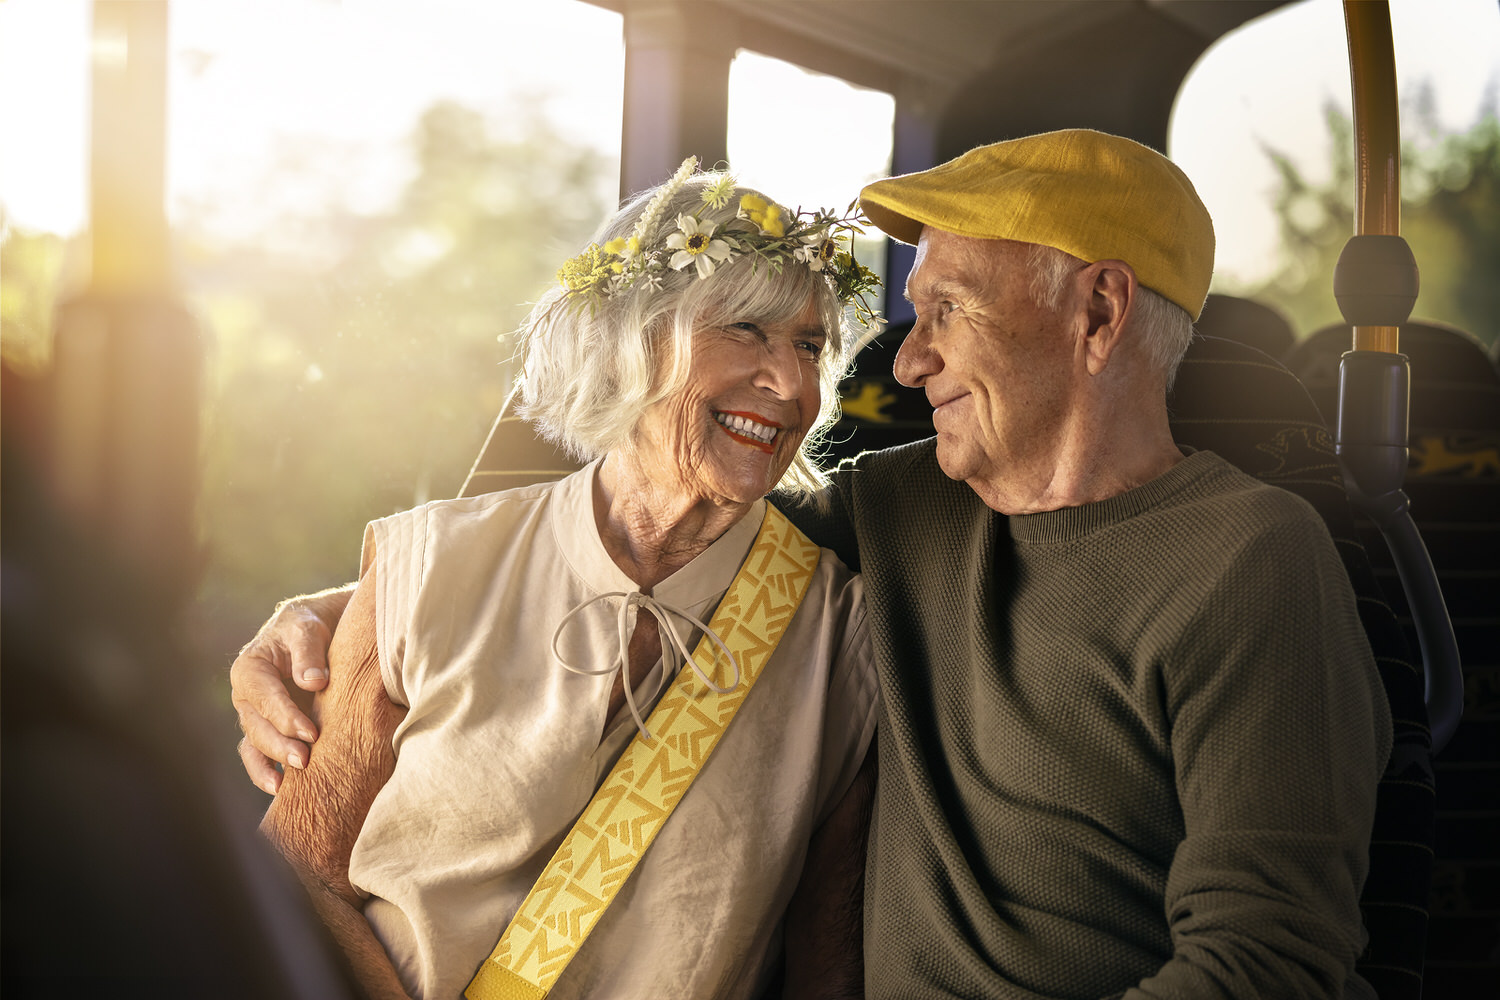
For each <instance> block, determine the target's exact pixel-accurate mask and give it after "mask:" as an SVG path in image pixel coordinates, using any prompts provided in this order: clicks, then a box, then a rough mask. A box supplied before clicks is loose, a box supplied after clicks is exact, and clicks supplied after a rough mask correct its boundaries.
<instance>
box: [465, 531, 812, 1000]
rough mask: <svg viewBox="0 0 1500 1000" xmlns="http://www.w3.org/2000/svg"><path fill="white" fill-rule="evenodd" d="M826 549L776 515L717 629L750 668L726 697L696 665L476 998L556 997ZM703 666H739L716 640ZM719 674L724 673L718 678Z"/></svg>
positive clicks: (604, 795)
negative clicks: (570, 966) (726, 658)
mask: <svg viewBox="0 0 1500 1000" xmlns="http://www.w3.org/2000/svg"><path fill="white" fill-rule="evenodd" d="M817 566H818V547H817V546H816V545H814V544H813V543H812V542H811V541H809V540H808V538H807V536H806V535H804V534H802V532H801V531H798V530H797V528H796V527H795V526H794V525H793V524H792V523H791V522H790V521H788V520H787V519H786V516H785V515H784V514H782V513H781V512H780V511H779V510H777V509H776V508H775V507H773V506H771V505H770V504H767V505H766V517H765V520H764V521H763V522H762V523H761V526H760V534H758V535H757V536H756V538H755V544H754V545H752V546H751V548H750V554H749V555H748V556H746V557H745V561H744V563H743V564H742V565H741V566H740V570H739V572H738V573H737V574H736V575H735V578H734V580H733V582H731V583H730V585H729V589H728V591H726V592H725V594H724V599H723V600H722V601H720V602H719V608H718V610H717V611H715V612H714V617H713V620H712V621H710V622H709V626H710V628H712V629H713V631H714V632H715V633H717V634H718V635H719V636H720V637H721V638H722V639H723V640H724V644H725V645H726V646H728V647H729V650H730V651H731V652H732V653H733V654H734V658H735V660H737V661H738V662H739V665H740V677H741V682H740V684H739V686H737V687H735V688H734V689H732V690H730V691H729V692H727V693H725V694H719V693H717V692H715V691H714V690H713V689H712V688H710V687H709V686H708V685H706V684H704V683H703V682H702V681H701V680H699V679H698V677H697V676H696V675H695V674H694V673H693V670H692V668H691V667H690V666H688V665H686V664H684V666H683V668H682V670H681V671H679V672H678V674H677V678H676V679H675V680H674V681H673V682H672V686H671V688H670V689H669V690H668V691H667V693H666V694H664V695H662V697H661V701H659V702H657V705H656V710H655V711H654V712H652V713H651V717H650V718H649V719H648V720H647V721H646V727H647V729H649V730H650V732H651V733H653V734H654V736H653V738H652V739H651V740H650V741H649V742H648V741H647V740H645V739H644V738H642V736H641V734H639V733H637V734H636V736H635V738H634V739H633V740H631V742H630V745H629V746H627V747H626V748H625V752H624V753H622V754H621V755H620V759H619V760H618V761H616V762H615V766H614V770H612V771H611V772H610V774H609V777H607V778H605V779H604V783H603V784H602V785H600V786H599V790H598V791H597V792H595V793H594V797H593V799H592V800H590V802H589V804H588V805H587V806H586V807H585V808H584V810H583V813H582V815H580V816H579V817H578V821H577V822H576V823H574V824H573V829H572V830H570V831H569V832H568V835H567V836H566V837H564V838H563V842H562V845H561V846H560V847H558V849H557V853H556V854H554V855H553V856H552V860H551V861H549V862H547V867H546V868H544V869H542V875H541V877H540V878H538V879H537V881H536V885H534V886H532V888H531V892H530V894H528V895H527V897H526V899H525V900H524V901H522V903H521V907H520V909H518V910H517V911H516V914H515V916H514V917H512V918H511V921H510V926H508V927H506V928H505V932H504V933H503V934H501V935H500V942H499V943H498V944H497V945H495V950H494V951H493V952H491V954H490V957H489V958H487V959H485V960H484V964H483V965H481V966H480V967H479V972H478V973H477V974H476V975H475V976H474V980H473V981H472V982H471V983H469V986H468V989H466V990H464V996H465V997H468V998H469V1000H539V998H541V997H545V996H546V995H547V993H548V991H550V990H551V989H552V986H553V984H554V983H556V982H557V977H558V976H560V975H561V974H562V971H563V969H564V968H566V967H567V965H568V963H569V962H570V961H572V959H573V956H574V955H575V954H577V952H578V949H579V948H581V947H582V946H583V942H584V941H585V940H587V938H588V936H589V932H590V931H592V930H593V929H594V926H595V925H596V924H598V922H599V918H600V917H601V916H603V914H604V911H605V909H606V908H607V907H608V906H609V904H610V903H611V902H612V901H613V900H614V898H615V894H616V893H618V892H619V891H620V887H621V886H622V885H624V884H625V880H626V879H628V878H629V877H630V873H631V872H633V871H635V867H636V865H637V864H639V863H640V860H641V858H642V856H644V855H645V853H646V849H647V848H648V847H650V846H651V842H652V841H653V840H655V839H656V835H657V833H658V832H660V831H661V828H662V827H663V826H664V825H665V824H666V822H667V818H668V817H669V816H671V814H672V810H673V809H674V808H675V807H676V806H677V803H678V802H679V801H680V800H681V799H682V796H683V794H684V793H685V792H686V791H687V789H688V786H689V785H691V784H692V783H693V779H694V778H696V777H697V776H698V772H699V771H700V770H702V768H703V765H704V763H705V762H706V761H707V760H708V757H709V755H710V754H712V753H713V751H714V747H716V746H718V744H719V740H720V739H721V738H722V737H723V735H724V731H725V730H726V729H727V728H728V727H729V723H730V722H731V721H733V719H734V714H735V712H736V711H737V710H738V709H739V707H740V704H741V703H742V702H743V701H744V700H745V697H746V695H748V694H749V693H750V689H751V688H752V687H754V686H755V681H756V679H757V678H759V677H760V674H761V671H762V670H764V669H765V666H766V663H767V661H769V660H770V658H771V654H772V653H773V652H774V651H775V649H776V644H777V643H778V642H780V641H781V637H782V635H783V634H784V633H785V632H786V627H787V625H788V624H790V622H791V620H792V616H793V615H795V614H796V613H797V608H798V606H799V605H801V603H802V596H803V595H804V594H805V593H806V592H807V585H808V583H809V582H810V581H811V580H812V576H813V571H814V570H815V569H817ZM693 655H694V657H695V658H696V659H697V660H698V663H699V665H700V666H704V667H705V673H707V674H708V675H709V676H710V677H711V678H713V680H714V681H715V682H716V683H718V684H720V685H721V686H723V685H727V684H728V682H729V680H730V679H732V677H733V674H732V672H731V671H730V668H729V664H728V663H727V662H725V661H724V657H723V655H722V654H721V653H720V652H719V650H718V648H717V647H716V646H715V645H714V644H713V643H712V641H710V640H709V638H708V637H707V636H706V635H705V636H704V637H703V639H702V640H700V641H699V643H698V648H697V650H696V651H695V652H694V654H693ZM707 664H712V665H713V666H712V669H708V668H707V667H706V665H707Z"/></svg>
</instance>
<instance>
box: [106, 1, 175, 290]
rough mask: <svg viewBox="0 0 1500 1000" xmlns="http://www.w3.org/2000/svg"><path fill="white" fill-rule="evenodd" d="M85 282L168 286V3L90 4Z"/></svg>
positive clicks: (138, 287)
mask: <svg viewBox="0 0 1500 1000" xmlns="http://www.w3.org/2000/svg"><path fill="white" fill-rule="evenodd" d="M93 10H94V30H93V42H92V46H91V48H92V56H93V69H94V72H93V116H92V125H91V129H90V132H91V136H92V150H91V154H92V155H91V159H92V165H91V170H90V177H89V218H90V223H91V231H92V248H91V250H92V253H91V256H92V262H93V268H92V274H91V286H92V288H93V290H94V291H96V292H103V293H128V294H134V295H155V294H161V293H163V292H165V291H166V290H167V284H168V274H169V267H168V256H167V216H166V175H167V170H166V155H167V53H166V45H167V5H166V4H165V3H157V2H145V3H143V2H140V0H127V2H124V3H121V2H118V0H117V2H114V3H97V2H96V3H95V4H94V7H93Z"/></svg>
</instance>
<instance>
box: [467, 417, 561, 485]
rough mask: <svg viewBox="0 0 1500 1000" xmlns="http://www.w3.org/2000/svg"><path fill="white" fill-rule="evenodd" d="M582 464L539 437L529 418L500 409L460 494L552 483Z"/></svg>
mask: <svg viewBox="0 0 1500 1000" xmlns="http://www.w3.org/2000/svg"><path fill="white" fill-rule="evenodd" d="M582 466H583V463H581V462H579V461H577V460H576V459H574V458H573V457H571V456H570V455H568V453H567V452H565V451H562V450H561V449H559V448H558V447H557V446H556V445H554V444H552V442H550V441H546V440H544V439H542V438H540V437H537V435H536V432H535V431H533V430H532V429H531V425H530V424H528V423H527V422H526V421H524V420H522V419H521V418H520V417H518V416H516V415H515V414H514V413H509V412H507V411H505V410H501V411H500V415H499V416H497V417H496V418H495V422H494V424H492V425H491V426H490V433H489V436H488V437H486V438H485V439H484V447H483V448H481V449H480V450H479V455H478V457H477V458H475V459H474V465H473V467H472V468H470V469H469V475H468V477H467V478H466V479H465V480H464V485H463V488H462V489H461V490H459V491H458V495H459V496H461V497H472V496H478V495H479V494H481V493H498V492H499V491H501V490H510V489H515V488H516V487H518V486H530V485H531V484H532V483H549V482H552V481H553V480H557V479H561V478H563V477H564V476H566V475H568V474H569V473H571V472H575V471H577V470H578V469H580V468H582Z"/></svg>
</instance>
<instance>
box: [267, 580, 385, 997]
mask: <svg viewBox="0 0 1500 1000" xmlns="http://www.w3.org/2000/svg"><path fill="white" fill-rule="evenodd" d="M328 663H329V668H330V678H329V681H328V686H327V688H326V689H325V690H324V691H322V692H321V693H320V694H319V695H318V697H317V701H316V702H315V704H314V711H315V713H316V714H317V715H318V716H319V724H320V726H321V728H322V733H321V735H320V736H319V739H318V742H317V744H316V745H315V747H314V749H313V752H312V753H311V755H310V759H309V760H308V763H307V767H306V768H305V769H302V770H297V769H293V768H289V769H287V772H286V774H285V776H284V779H283V781H282V784H281V789H280V791H279V793H278V794H277V796H276V798H275V799H274V800H273V801H272V802H271V807H270V809H268V810H267V811H266V816H265V819H264V820H262V821H261V832H262V833H264V834H265V836H266V837H267V839H269V840H270V841H271V843H272V844H274V845H275V846H276V848H277V849H278V850H279V851H280V852H281V853H282V854H283V855H284V856H285V857H286V859H287V861H288V862H290V863H291V865H292V868H293V869H294V870H295V871H296V872H297V876H298V878H300V879H301V880H302V884H303V886H304V887H306V889H307V892H308V895H309V896H310V897H311V898H312V902H313V907H314V909H316V910H317V912H318V915H319V916H320V917H321V918H322V919H323V922H324V923H325V924H327V925H328V928H329V930H330V931H332V932H333V936H334V939H335V940H336V941H337V942H338V944H339V946H340V947H341V948H342V949H343V951H344V954H345V956H346V958H347V959H348V961H349V963H350V966H351V968H352V970H353V972H354V975H355V978H356V980H357V981H358V982H359V984H360V986H361V987H362V989H363V990H364V992H365V993H366V994H367V995H368V996H370V997H372V998H381V1000H384V998H390V997H405V996H406V992H405V991H404V989H403V988H402V986H401V982H400V980H399V979H398V978H397V976H396V972H395V968H394V966H393V965H392V964H391V961H390V958H389V957H388V956H387V955H386V953H385V951H384V949H382V948H381V946H380V942H379V941H378V940H377V939H376V937H375V933H374V931H373V930H372V929H371V928H370V925H369V923H368V922H367V921H366V920H365V918H364V915H363V913H362V903H361V900H360V898H359V896H358V894H357V893H355V891H354V888H353V886H351V885H350V884H349V857H350V855H351V854H352V853H353V851H354V841H355V839H356V838H358V836H359V831H360V828H361V827H363V826H364V821H365V817H366V815H368V813H369V811H370V805H371V803H373V802H374V800H375V796H376V794H377V793H378V792H379V791H380V789H381V788H382V787H383V786H384V785H385V783H386V781H388V780H389V779H390V776H391V771H392V770H393V769H394V768H395V765H396V757H395V753H394V751H393V750H392V747H391V736H392V734H393V733H394V732H395V729H396V725H397V724H398V723H399V722H400V721H401V719H402V718H403V717H404V716H405V715H406V710H405V709H404V708H401V707H400V706H397V705H394V704H392V703H391V701H390V699H389V698H387V697H386V692H385V684H384V682H383V681H382V680H381V676H380V659H379V654H378V653H377V651H376V645H375V570H374V561H373V559H372V560H371V561H370V568H369V569H368V571H367V572H366V573H365V576H364V578H363V579H362V580H361V581H360V584H359V587H358V588H357V589H356V590H355V591H354V596H353V598H352V599H351V600H350V602H349V607H348V609H347V610H346V611H345V613H344V616H343V618H342V620H341V621H340V622H339V626H338V631H337V632H335V633H334V636H333V644H332V645H331V646H330V647H329V650H328Z"/></svg>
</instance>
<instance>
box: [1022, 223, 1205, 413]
mask: <svg viewBox="0 0 1500 1000" xmlns="http://www.w3.org/2000/svg"><path fill="white" fill-rule="evenodd" d="M1026 263H1027V265H1028V267H1029V269H1030V271H1031V285H1030V289H1031V300H1032V301H1033V302H1035V303H1036V304H1037V305H1039V306H1042V307H1043V308H1046V309H1056V308H1058V306H1060V305H1061V304H1062V294H1063V289H1064V288H1065V287H1066V285H1067V280H1068V278H1069V277H1071V276H1072V275H1073V273H1074V272H1075V271H1076V270H1077V269H1078V267H1079V265H1081V264H1083V263H1085V262H1084V261H1082V260H1080V259H1079V258H1077V257H1074V256H1073V255H1072V254H1070V253H1067V252H1066V251H1063V250H1059V249H1057V248H1056V247H1049V246H1042V245H1039V244H1033V245H1032V246H1031V250H1030V252H1029V253H1028V256H1027V261H1026ZM1139 287H1140V292H1141V295H1140V298H1138V299H1136V302H1135V324H1134V326H1135V329H1136V331H1137V335H1138V336H1139V337H1140V339H1141V344H1142V346H1143V348H1144V350H1145V356H1146V363H1147V364H1149V365H1150V366H1151V367H1152V368H1153V369H1155V370H1156V371H1158V372H1160V373H1161V374H1162V376H1163V378H1164V380H1165V383H1166V387H1167V389H1169V390H1170V389H1171V388H1172V383H1173V381H1174V380H1175V379H1176V378H1177V366H1178V365H1180V364H1181V363H1182V356H1183V355H1184V354H1186V353H1187V349H1188V345H1189V344H1190V343H1191V342H1192V340H1193V318H1192V317H1191V316H1189V315H1188V312H1187V310H1186V309H1183V308H1182V307H1181V306H1179V305H1178V304H1177V303H1175V302H1173V301H1172V300H1170V299H1168V298H1167V297H1166V296H1164V295H1162V294H1161V293H1160V292H1154V291H1152V290H1151V289H1149V288H1147V287H1146V286H1145V285H1141V286H1139Z"/></svg>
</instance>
